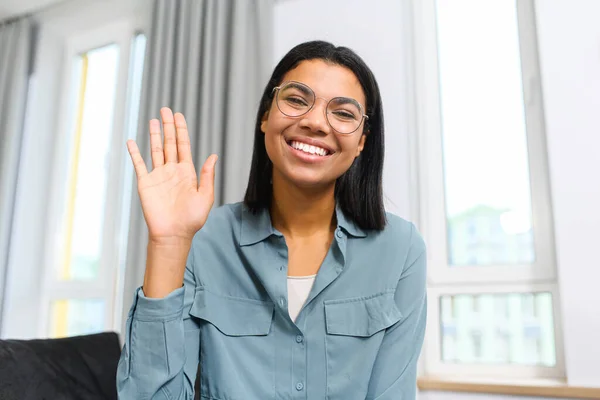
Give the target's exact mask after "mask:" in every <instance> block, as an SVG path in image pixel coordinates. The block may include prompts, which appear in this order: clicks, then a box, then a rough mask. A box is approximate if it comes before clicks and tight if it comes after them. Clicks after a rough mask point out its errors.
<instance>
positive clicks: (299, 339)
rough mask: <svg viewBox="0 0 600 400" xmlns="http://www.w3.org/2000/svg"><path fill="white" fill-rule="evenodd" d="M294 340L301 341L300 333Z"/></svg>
mask: <svg viewBox="0 0 600 400" xmlns="http://www.w3.org/2000/svg"><path fill="white" fill-rule="evenodd" d="M296 342H298V343H302V335H298V336H296Z"/></svg>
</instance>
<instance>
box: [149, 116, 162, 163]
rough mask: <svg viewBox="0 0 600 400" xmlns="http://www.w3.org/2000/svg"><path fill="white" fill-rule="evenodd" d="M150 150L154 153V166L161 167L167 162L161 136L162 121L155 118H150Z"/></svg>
mask: <svg viewBox="0 0 600 400" xmlns="http://www.w3.org/2000/svg"><path fill="white" fill-rule="evenodd" d="M150 150H151V153H152V167H153V168H156V167H160V166H161V165H164V164H165V155H164V153H163V147H162V138H161V136H160V122H159V120H158V119H156V118H154V119H152V120H150Z"/></svg>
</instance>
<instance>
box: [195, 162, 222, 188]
mask: <svg viewBox="0 0 600 400" xmlns="http://www.w3.org/2000/svg"><path fill="white" fill-rule="evenodd" d="M218 158H219V157H218V156H217V155H216V154H211V155H210V157H208V158H207V159H206V161H205V162H204V165H203V166H202V170H201V171H200V184H199V185H198V191H199V192H202V193H203V194H205V195H210V197H214V193H215V164H216V163H217V159H218Z"/></svg>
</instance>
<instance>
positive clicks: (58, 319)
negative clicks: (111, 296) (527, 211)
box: [49, 299, 104, 337]
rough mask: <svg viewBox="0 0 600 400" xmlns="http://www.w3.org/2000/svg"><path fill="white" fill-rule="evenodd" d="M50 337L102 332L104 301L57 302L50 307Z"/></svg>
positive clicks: (71, 300)
mask: <svg viewBox="0 0 600 400" xmlns="http://www.w3.org/2000/svg"><path fill="white" fill-rule="evenodd" d="M50 309H51V312H50V315H51V319H50V332H49V334H50V336H51V337H66V336H73V335H85V334H90V333H97V332H101V331H103V330H104V300H102V299H86V300H75V299H70V300H57V301H53V302H52V305H51V307H50Z"/></svg>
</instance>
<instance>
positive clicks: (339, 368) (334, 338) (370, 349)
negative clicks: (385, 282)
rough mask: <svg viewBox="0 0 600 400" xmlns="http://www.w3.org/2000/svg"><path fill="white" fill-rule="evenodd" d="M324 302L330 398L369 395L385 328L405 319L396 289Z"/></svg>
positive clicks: (350, 397) (328, 394)
mask: <svg viewBox="0 0 600 400" xmlns="http://www.w3.org/2000/svg"><path fill="white" fill-rule="evenodd" d="M324 305H325V321H326V332H327V335H326V337H325V348H326V350H325V352H326V359H327V399H330V400H336V399H352V398H355V397H356V396H357V393H359V394H363V393H365V394H366V392H367V389H368V384H369V378H370V371H371V370H372V367H373V364H374V362H375V358H376V357H377V353H378V351H379V347H380V345H381V341H382V340H383V335H384V334H385V329H387V328H389V327H391V326H392V325H394V324H395V323H397V322H398V321H400V320H402V313H401V312H400V310H398V308H397V307H396V303H395V301H394V291H389V292H384V293H381V294H377V295H374V296H371V297H367V298H365V297H361V298H353V299H344V300H326V301H325V302H324ZM363 398H364V396H363Z"/></svg>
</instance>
